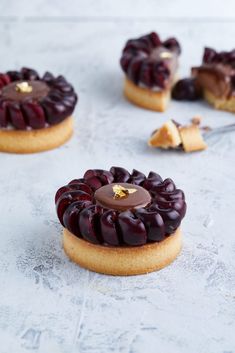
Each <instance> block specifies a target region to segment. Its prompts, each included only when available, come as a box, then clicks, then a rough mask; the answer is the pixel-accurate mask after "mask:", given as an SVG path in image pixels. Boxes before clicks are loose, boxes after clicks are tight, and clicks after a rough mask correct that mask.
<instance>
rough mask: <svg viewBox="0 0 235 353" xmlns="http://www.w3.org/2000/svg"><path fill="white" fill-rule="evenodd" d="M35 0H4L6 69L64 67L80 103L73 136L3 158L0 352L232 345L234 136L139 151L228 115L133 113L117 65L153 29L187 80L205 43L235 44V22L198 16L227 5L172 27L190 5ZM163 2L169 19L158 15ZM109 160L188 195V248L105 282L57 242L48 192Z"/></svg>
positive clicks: (232, 348) (226, 348)
mask: <svg viewBox="0 0 235 353" xmlns="http://www.w3.org/2000/svg"><path fill="white" fill-rule="evenodd" d="M201 2H202V1H201ZM35 3H36V4H35V7H34V6H33V4H34V2H33V1H32V2H31V3H29V2H26V1H22V2H21V1H18V2H16V1H15V2H13V1H2V2H1V4H0V8H1V16H3V17H4V19H3V21H2V22H1V23H0V38H1V41H0V52H1V71H4V70H7V69H10V68H19V67H21V66H23V65H25V66H26V65H27V66H32V67H35V68H38V70H39V71H40V72H41V73H42V72H44V71H45V70H51V71H53V72H55V73H62V74H64V75H65V76H66V77H67V78H68V79H69V80H70V81H71V82H73V84H74V85H75V87H76V89H77V91H78V93H79V97H80V101H79V104H78V106H77V109H76V113H75V117H76V133H75V136H74V138H73V139H72V140H71V141H70V142H69V143H68V144H66V145H65V146H63V147H61V148H59V149H57V150H54V151H50V152H46V153H41V154H37V155H28V156H23V155H22V156H21V155H19V156H18V155H8V154H1V155H0V161H1V169H0V185H1V188H0V236H1V242H0V283H1V289H0V341H1V345H0V352H1V353H9V352H15V353H25V352H36V353H51V352H53V353H75V352H76V353H85V352H87V353H109V352H123V353H145V352H148V353H156V352H159V353H189V352H190V353H194V352H195V353H232V352H235V336H234V331H235V260H234V258H235V237H234V228H235V227H234V211H235V207H234V200H235V181H234V180H235V167H234V149H235V134H234V133H233V134H232V133H231V134H227V135H224V136H221V137H220V138H218V137H217V138H215V137H214V138H213V139H211V140H210V148H209V149H208V150H207V151H205V152H203V153H195V154H190V155H186V154H182V153H178V152H160V151H158V150H151V149H149V148H148V147H147V145H146V140H147V138H148V137H149V134H150V133H151V132H152V130H153V129H155V128H156V127H157V126H159V125H160V124H161V123H162V122H163V121H164V120H166V119H167V118H169V117H172V118H175V119H176V120H179V121H181V122H186V121H188V120H189V119H190V118H191V117H192V116H193V115H194V114H201V115H202V116H203V117H204V120H203V121H204V123H205V124H209V125H211V126H218V125H221V124H226V123H232V122H234V119H235V118H234V115H233V114H229V113H222V112H218V111H214V110H213V109H211V108H209V107H208V106H207V105H206V104H203V103H200V104H199V103H193V104H187V103H185V104H180V103H175V102H174V103H172V104H171V106H170V108H169V110H168V111H167V112H166V113H164V114H158V113H154V112H148V111H145V110H141V109H138V108H136V107H134V106H132V105H130V104H128V103H127V102H126V101H125V100H124V98H123V97H122V73H121V70H120V68H119V63H118V61H119V57H120V52H121V49H122V46H123V44H124V42H125V41H126V40H127V39H128V38H130V37H132V36H138V35H140V34H143V33H145V32H148V31H150V30H152V29H155V30H157V31H159V32H160V33H161V35H162V36H163V37H166V36H168V35H172V34H173V35H175V36H177V37H178V38H179V39H180V41H181V43H182V45H183V55H182V60H181V62H182V66H181V73H183V74H187V73H188V72H189V67H190V65H192V64H197V63H199V61H200V58H201V54H202V47H203V46H204V45H211V46H215V47H216V48H218V49H220V48H221V49H222V48H224V49H226V48H227V49H230V48H231V47H233V46H234V37H235V28H234V23H232V22H225V21H222V20H220V19H218V20H216V19H214V20H213V21H211V22H209V23H208V22H207V21H204V20H203V18H209V17H213V16H214V18H215V17H218V16H219V17H221V18H222V17H225V16H228V17H230V14H231V16H232V15H233V14H232V11H231V13H230V12H228V9H229V7H225V6H224V5H225V4H224V3H223V6H224V7H225V9H226V11H227V14H225V15H224V13H223V11H222V10H221V11H219V10H220V9H222V5H221V4H220V5H219V6H220V7H219V9H218V7H216V8H215V12H214V13H212V12H211V11H210V6H209V5H207V6H206V8H205V9H206V10H205V11H203V8H202V6H201V7H200V2H199V4H198V2H197V5H198V6H199V8H200V10H198V9H197V11H196V13H195V17H199V19H200V20H196V19H195V21H188V20H187V19H186V20H182V21H181V20H177V21H171V20H168V19H167V17H168V16H170V17H172V16H173V15H174V16H175V17H176V18H179V17H181V16H182V17H184V16H188V14H189V12H190V11H189V7H190V6H191V4H190V6H189V2H187V1H180V2H178V5H179V6H176V3H177V2H176V1H168V2H167V1H161V2H160V1H159V2H154V1H149V4H148V6H147V5H146V7H143V11H142V7H141V4H142V3H143V2H141V1H135V2H131V1H128V2H127V1H125V2H124V1H123V2H122V3H121V2H120V1H118V2H116V3H115V5H113V12H112V11H111V9H112V7H111V5H110V4H111V2H109V6H105V4H107V3H108V2H107V1H104V0H103V1H100V2H98V1H91V0H90V1H88V2H87V4H85V2H82V1H80V2H79V1H77V2H75V1H72V0H70V1H69V3H70V7H69V6H66V4H67V3H68V2H62V1H61V2H59V1H57V6H56V2H47V1H43V0H41V1H37V2H35ZM113 3H114V2H113ZM135 3H136V6H135ZM144 3H146V1H145V2H144ZM157 3H158V4H157ZM159 3H161V6H160V5H159ZM214 3H215V2H214ZM229 3H230V4H232V3H233V2H231V1H230V2H229ZM54 4H55V5H54ZM71 4H72V5H71ZM98 4H99V5H98ZM117 4H118V5H117ZM167 4H168V5H167ZM79 6H80V7H79ZM193 6H194V7H195V8H196V5H195V4H194V5H193ZM127 8H128V9H129V12H125V9H127ZM172 8H173V9H174V8H175V9H177V13H175V12H174V11H173V10H172ZM79 9H80V10H79ZM158 9H160V14H159V16H160V17H163V18H165V19H164V20H162V21H159V22H158V21H157V20H156V19H154V18H153V17H154V16H155V15H156V18H157V16H158V13H159V12H158ZM192 9H193V8H192ZM230 9H231V6H230ZM233 10H234V7H233ZM44 14H45V15H47V16H48V17H49V20H46V21H45V18H44V19H43V18H41V17H40V16H43V15H44ZM193 14H194V13H193V10H192V12H191V17H194V15H193ZM8 16H15V17H14V18H11V17H8ZM27 16H28V17H27ZM30 16H31V17H30ZM38 16H39V17H40V18H39V17H38ZM50 16H52V17H53V16H58V17H59V18H60V20H59V21H54V20H53V19H52V18H51V19H50ZM63 16H69V18H70V19H67V20H65V19H64V20H63ZM73 16H84V17H83V18H81V19H79V18H74V20H72V17H73ZM86 16H87V17H86ZM89 16H90V17H89ZM112 16H113V17H112ZM115 16H116V17H118V16H120V18H119V19H118V18H116V19H115V18H114V17H115ZM122 16H125V17H122ZM129 16H133V19H132V20H131V21H130V20H128V17H129ZM135 16H137V17H138V18H136V19H135ZM147 16H149V19H148V18H147ZM174 16H173V17H174ZM24 17H27V18H25V19H24ZM94 17H96V18H97V19H99V20H97V19H94ZM143 17H145V18H143ZM113 164H114V165H121V166H124V167H126V168H128V169H131V168H136V169H140V170H142V171H144V172H148V171H149V170H155V171H157V172H159V173H160V174H161V175H162V176H163V177H172V178H173V179H174V180H175V181H176V183H177V185H178V186H179V187H181V188H182V189H183V190H184V191H185V193H186V197H187V202H188V213H187V216H186V219H185V221H184V222H183V230H184V248H183V251H182V254H181V256H180V257H179V258H178V259H177V261H176V262H175V263H173V264H172V265H171V266H170V267H168V268H166V269H164V270H162V271H160V272H158V273H153V274H149V275H145V276H137V277H131V278H119V277H117V278H115V277H109V276H101V275H98V274H94V273H90V272H88V271H86V270H83V269H80V268H79V267H78V266H75V265H74V264H73V263H71V262H70V261H69V260H68V259H67V258H66V256H65V254H64V252H63V250H62V247H61V236H60V232H61V226H60V225H59V222H58V220H57V217H56V214H55V210H54V202H53V198H54V194H55V191H56V190H57V188H58V187H60V186H61V185H64V184H65V183H66V182H68V181H69V180H71V179H73V178H75V177H79V176H81V175H82V174H83V172H84V171H85V170H86V169H87V168H109V167H110V166H111V165H113Z"/></svg>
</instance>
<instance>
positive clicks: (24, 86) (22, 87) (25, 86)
mask: <svg viewBox="0 0 235 353" xmlns="http://www.w3.org/2000/svg"><path fill="white" fill-rule="evenodd" d="M15 89H16V91H17V92H20V93H30V92H32V90H33V87H32V86H30V85H29V83H28V82H26V81H23V82H19V83H17V84H16V87H15Z"/></svg>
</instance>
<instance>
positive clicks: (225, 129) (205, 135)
mask: <svg viewBox="0 0 235 353" xmlns="http://www.w3.org/2000/svg"><path fill="white" fill-rule="evenodd" d="M233 130H235V123H234V124H230V125H224V126H219V127H216V128H213V129H211V130H209V131H206V132H203V134H202V135H203V138H204V139H205V140H207V139H208V138H209V137H211V136H213V135H218V134H222V133H224V132H230V131H233Z"/></svg>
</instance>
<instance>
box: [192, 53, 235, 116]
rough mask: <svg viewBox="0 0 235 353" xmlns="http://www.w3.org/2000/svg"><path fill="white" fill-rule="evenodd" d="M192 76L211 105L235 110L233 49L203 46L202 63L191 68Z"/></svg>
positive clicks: (234, 60) (234, 54)
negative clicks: (222, 50)
mask: <svg viewBox="0 0 235 353" xmlns="http://www.w3.org/2000/svg"><path fill="white" fill-rule="evenodd" d="M192 76H193V77H194V78H195V80H196V82H197V84H198V85H199V86H200V87H201V88H202V90H203V96H204V98H205V99H206V100H207V101H208V102H209V103H210V104H211V105H213V106H214V107H215V108H216V109H222V110H227V111H231V112H235V50H232V51H231V52H216V51H215V50H214V49H211V48H205V51H204V56H203V60H202V65H201V66H199V67H193V68H192Z"/></svg>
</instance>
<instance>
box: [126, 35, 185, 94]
mask: <svg viewBox="0 0 235 353" xmlns="http://www.w3.org/2000/svg"><path fill="white" fill-rule="evenodd" d="M159 47H162V48H163V49H164V48H165V49H166V52H165V53H162V54H163V55H162V60H157V61H156V60H155V58H154V50H156V49H157V48H159ZM171 52H172V53H176V54H177V55H179V54H180V52H181V48H180V45H179V42H178V41H177V40H176V39H175V38H169V39H167V40H165V41H164V42H162V41H161V40H160V38H159V36H158V34H157V33H155V32H152V33H150V34H147V35H145V36H142V37H140V38H137V39H130V40H128V41H127V43H126V45H125V47H124V49H123V52H122V57H121V60H120V64H121V67H122V69H123V71H124V72H125V73H126V75H127V77H128V78H129V79H130V80H131V81H132V82H134V83H135V84H136V85H140V84H142V85H144V86H147V87H148V88H152V87H154V86H157V87H160V88H162V89H164V88H165V87H166V86H167V82H168V80H169V78H170V75H171V72H170V69H169V67H168V65H167V59H168V58H169V56H168V55H170V54H171ZM164 54H165V55H166V57H164Z"/></svg>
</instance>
